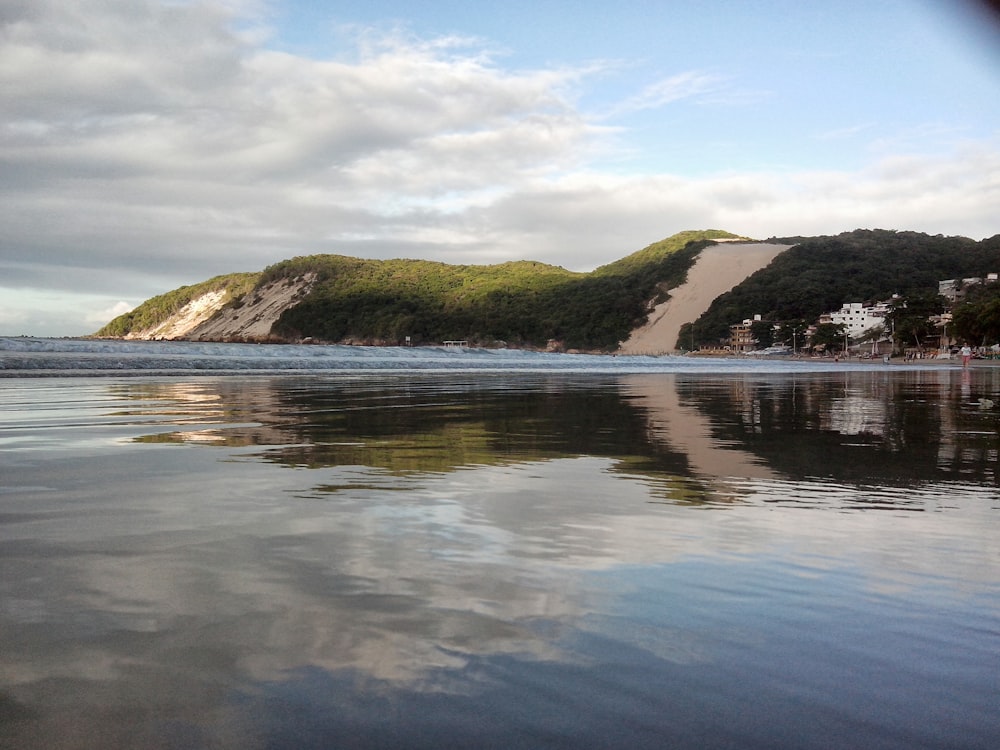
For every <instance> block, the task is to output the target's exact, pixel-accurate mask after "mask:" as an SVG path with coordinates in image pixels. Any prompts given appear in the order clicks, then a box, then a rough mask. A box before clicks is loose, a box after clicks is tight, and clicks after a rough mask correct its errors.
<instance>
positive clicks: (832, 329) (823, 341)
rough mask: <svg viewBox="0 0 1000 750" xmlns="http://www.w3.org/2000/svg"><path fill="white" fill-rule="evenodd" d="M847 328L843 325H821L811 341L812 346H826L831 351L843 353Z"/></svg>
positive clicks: (817, 327)
mask: <svg viewBox="0 0 1000 750" xmlns="http://www.w3.org/2000/svg"><path fill="white" fill-rule="evenodd" d="M846 332H847V328H846V327H845V326H844V324H843V323H820V324H819V325H818V326H816V330H815V331H814V332H813V335H812V337H811V338H810V339H809V343H810V345H811V346H814V347H816V346H824V347H826V348H827V349H828V350H831V351H843V350H844V348H845V336H846Z"/></svg>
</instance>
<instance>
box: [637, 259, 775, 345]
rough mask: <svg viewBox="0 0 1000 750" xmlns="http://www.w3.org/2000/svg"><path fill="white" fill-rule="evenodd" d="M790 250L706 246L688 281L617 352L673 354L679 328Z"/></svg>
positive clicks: (672, 291) (690, 271)
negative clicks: (721, 295)
mask: <svg viewBox="0 0 1000 750" xmlns="http://www.w3.org/2000/svg"><path fill="white" fill-rule="evenodd" d="M789 247H791V245H773V244H768V243H743V242H725V243H720V244H718V245H711V246H709V247H706V248H705V249H704V250H702V251H701V253H700V254H699V255H698V258H697V260H695V263H694V265H693V266H692V267H691V269H690V270H689V271H688V275H687V281H686V282H685V283H684V284H682V285H681V286H679V287H677V288H676V289H671V290H670V299H668V300H667V301H666V302H662V303H660V304H659V305H657V306H656V307H655V308H654V309H653V311H652V312H651V313H650V314H649V318H648V319H647V321H646V325H644V326H642V327H641V328H637V329H635V330H634V331H632V335H631V336H629V338H628V341H626V342H625V343H623V344H622V345H621V348H620V350H619V351H621V352H622V353H623V354H664V353H669V352H673V351H675V349H676V345H677V335H678V334H679V333H680V330H681V326H682V325H684V324H685V323H690V322H692V321H694V320H697V319H698V318H699V317H700V316H701V314H702V313H704V312H705V311H706V310H707V309H708V307H709V305H711V304H712V301H713V300H714V299H715V298H716V297H718V296H719V295H720V294H724V293H726V292H728V291H729V290H730V289H732V288H733V287H735V286H737V285H738V284H739V283H740V282H742V281H743V280H744V279H745V278H747V277H748V276H750V275H751V274H752V273H754V272H755V271H758V270H760V269H761V268H764V267H765V266H767V265H768V264H769V263H770V262H771V261H772V260H774V259H775V258H776V257H777V256H778V255H780V254H781V253H782V252H784V251H785V250H787V249H788V248H789Z"/></svg>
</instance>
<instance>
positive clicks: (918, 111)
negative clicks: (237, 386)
mask: <svg viewBox="0 0 1000 750" xmlns="http://www.w3.org/2000/svg"><path fill="white" fill-rule="evenodd" d="M0 97H2V99H3V101H4V107H2V108H0V192H2V196H3V201H0V221H2V223H3V224H2V225H3V226H4V227H5V232H4V236H3V237H2V238H0V334H20V333H27V334H34V335H76V334H83V333H89V332H92V331H93V330H95V329H96V328H97V327H99V326H100V325H101V324H102V323H104V322H106V320H108V319H110V317H112V316H113V315H114V314H117V313H119V312H122V311H124V310H127V309H129V308H130V307H132V306H134V305H136V304H138V303H139V302H141V301H143V300H144V299H146V298H148V297H150V296H152V295H154V294H158V293H162V292H165V291H168V290H170V289H173V288H175V287H177V286H179V285H181V284H187V283H194V282H197V281H201V280H203V279H205V278H208V277H209V276H212V275H215V274H218V273H225V272H229V271H235V270H257V269H260V268H263V267H265V266H267V265H268V264H270V263H273V262H276V261H278V260H281V259H283V258H286V257H290V256H293V255H301V254H309V253H318V252H336V253H343V254H347V255H358V256H363V257H383V258H387V257H424V258H432V259H437V260H442V261H447V262H463V263H493V262H500V261H504V260H510V259H517V258H531V259H534V260H541V261H544V262H548V263H554V264H558V265H562V266H565V267H567V268H572V269H574V270H586V269H590V268H593V267H595V266H597V265H600V264H602V263H606V262H609V261H612V260H615V259H617V258H619V257H622V256H624V255H626V254H628V253H630V252H633V251H634V250H637V249H639V248H641V247H643V246H645V245H647V244H649V243H651V242H654V241H657V240H659V239H661V238H663V237H665V236H668V235H670V234H673V233H674V232H677V231H681V230H685V229H698V228H708V227H712V228H722V229H727V230H730V231H733V232H737V233H740V234H746V235H748V236H752V237H758V238H766V237H770V236H787V235H797V234H832V233H837V232H841V231H849V230H851V229H855V228H859V227H865V228H874V227H881V228H889V229H907V230H910V229H912V230H917V231H925V232H929V233H933V234H937V233H943V234H961V235H965V236H970V237H973V238H975V239H980V238H982V237H985V236H992V235H993V234H996V233H998V232H1000V221H998V218H997V217H998V215H1000V212H998V211H997V207H998V206H1000V125H998V123H1000V117H998V116H1000V31H998V26H997V24H996V22H995V19H993V18H992V17H991V16H990V15H989V14H988V13H987V12H986V11H985V9H984V6H980V5H977V4H975V3H972V2H968V3H965V2H962V0H908V1H906V2H902V1H896V0H888V1H884V2H879V3H871V2H854V1H853V0H843V1H841V2H824V3H802V2H784V1H775V2H763V1H754V0H746V1H744V2H737V1H735V0H705V1H704V2H697V3H695V2H684V3H681V2H628V1H624V2H621V1H620V2H616V3H601V2H586V1H579V0H578V1H576V2H568V1H563V0H536V1H534V2H518V1H516V0H515V1H512V0H507V2H503V3H484V2H472V1H470V0H466V1H465V2H457V1H455V2H450V1H445V2H422V3H414V2H385V1H379V0H374V1H368V2H365V3H356V2H355V3H346V2H318V1H314V2H308V1H307V0H296V1H283V0H272V1H270V2H268V1H266V0H199V1H191V2H185V1H182V0H170V1H169V2H168V1H167V0H73V1H72V2H70V0H0Z"/></svg>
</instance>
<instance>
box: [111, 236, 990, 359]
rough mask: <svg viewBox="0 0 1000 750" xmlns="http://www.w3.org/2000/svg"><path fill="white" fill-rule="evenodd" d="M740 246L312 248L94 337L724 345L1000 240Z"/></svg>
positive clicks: (927, 274) (940, 272)
mask: <svg viewBox="0 0 1000 750" xmlns="http://www.w3.org/2000/svg"><path fill="white" fill-rule="evenodd" d="M740 239H743V238H738V237H736V236H735V235H733V234H731V233H729V232H724V231H720V230H706V231H694V232H681V233H679V234H676V235H673V236H672V237H668V238H667V239H665V240H662V241H661V242H657V243H654V244H652V245H649V246H648V247H646V248H643V249H642V250H639V251H637V252H634V253H632V254H631V255H627V256H625V257H624V258H622V259H620V260H618V261H615V262H614V263H609V264H607V265H605V266H601V267H600V268H598V269H595V270H594V271H592V272H590V273H575V272H571V271H568V270H566V269H564V268H561V267H558V266H551V265H546V264H544V263H538V262H534V261H517V262H511V263H502V264H498V265H488V266H477V265H451V264H446V263H437V262H433V261H424V260H371V259H362V258H351V257H346V256H341V255H312V256H302V257H297V258H291V259H289V260H285V261H282V262H280V263H276V264H274V265H273V266H270V267H268V268H267V269H265V270H263V271H260V272H255V273H243V274H230V275H227V276H219V277H216V278H214V279H209V280H208V281H205V282H202V283H200V284H196V285H193V286H188V287H181V288H179V289H176V290H174V291H172V292H169V293H167V294H164V295H160V296H158V297H154V298H152V299H150V300H148V301H146V302H144V303H143V304H142V305H140V306H139V307H138V308H136V309H135V310H133V311H132V312H129V313H126V314H125V315H122V316H120V317H119V318H116V319H115V320H113V321H111V323H109V324H108V325H107V326H105V327H104V328H102V329H101V330H100V331H98V332H97V334H96V335H97V336H105V337H128V338H188V339H196V340H212V341H227V340H236V341H244V340H252V341H275V342H280V341H299V340H303V339H312V340H315V341H325V342H343V343H369V344H401V343H404V342H405V341H406V340H407V339H408V340H409V341H410V342H411V343H413V344H437V343H440V342H442V341H446V340H449V339H459V340H467V341H469V342H470V343H472V344H474V345H481V346H491V345H501V344H506V345H510V346H524V347H538V348H541V347H546V346H549V347H556V348H571V349H583V350H590V351H617V350H618V349H619V347H620V346H622V349H621V350H622V351H637V352H638V351H647V352H659V351H670V350H672V349H675V348H679V347H678V338H679V339H680V341H683V344H684V347H683V348H695V347H696V346H698V345H703V344H704V345H709V346H715V345H718V343H719V342H720V340H722V339H724V338H725V337H726V336H727V334H728V331H729V326H730V325H731V324H732V323H734V322H737V321H740V320H743V319H744V318H749V317H752V316H753V315H755V314H760V315H762V317H763V318H764V319H765V320H769V321H773V322H783V323H785V322H797V321H805V322H813V321H815V320H816V318H817V317H818V316H819V315H820V314H822V313H824V312H828V311H831V310H836V309H839V308H840V306H841V305H842V304H843V303H844V302H849V301H850V302H873V301H876V300H884V299H888V298H889V297H891V296H892V295H893V294H900V295H902V296H904V297H908V296H910V295H923V297H925V298H926V297H928V296H930V297H933V296H934V295H936V293H937V283H938V281H940V280H942V279H948V278H965V277H969V276H985V275H986V274H987V273H991V272H997V271H1000V235H997V236H996V237H993V238H990V239H987V240H983V241H981V242H976V241H973V240H971V239H968V238H965V237H945V236H942V235H936V236H931V235H926V234H921V233H918V232H897V231H890V230H881V229H875V230H856V231H854V232H845V233H843V234H839V235H836V236H822V237H794V238H783V239H782V238H771V239H770V240H768V241H767V242H765V243H749V242H743V243H740V242H735V243H733V244H732V245H728V244H720V243H721V242H727V241H728V242H732V241H733V240H740ZM706 248H713V249H712V251H711V252H709V253H704V251H705V249H706ZM786 248H787V249H786ZM709 259H714V260H712V261H711V262H709ZM689 272H691V279H692V283H691V284H690V285H687V286H685V282H686V281H687V280H688V277H689ZM914 299H916V298H915V297H914ZM695 318H697V319H696V320H695ZM623 342H624V345H623Z"/></svg>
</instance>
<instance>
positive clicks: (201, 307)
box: [125, 274, 316, 341]
mask: <svg viewBox="0 0 1000 750" xmlns="http://www.w3.org/2000/svg"><path fill="white" fill-rule="evenodd" d="M315 281H316V274H306V275H305V276H303V277H301V278H299V279H295V280H292V279H280V280H278V281H275V282H272V283H270V284H265V285H264V286H262V287H261V288H259V289H257V290H255V291H253V292H250V293H249V294H248V295H246V297H245V298H244V299H243V304H241V305H239V306H238V307H230V308H226V309H222V306H223V304H224V302H225V296H226V295H225V292H224V291H222V290H218V291H214V292H208V293H206V294H203V295H201V296H200V297H196V298H195V299H193V300H191V301H190V302H188V303H187V304H186V305H184V307H182V308H181V309H180V310H178V311H177V312H176V313H175V314H174V315H171V316H170V317H169V318H168V319H167V320H165V321H164V322H163V323H161V324H160V325H158V326H156V327H154V328H148V329H146V330H142V331H132V332H131V333H129V334H128V335H126V336H125V338H127V339H184V338H189V339H193V340H196V341H226V340H229V339H243V338H246V339H251V340H256V341H266V340H267V339H268V337H269V336H270V334H271V326H273V325H274V323H275V321H277V320H278V316H279V315H281V313H282V312H284V311H285V309H286V308H289V307H291V306H292V304H293V303H294V302H295V301H296V300H298V299H299V298H301V297H303V296H304V295H305V294H306V293H307V292H308V291H309V290H310V289H311V288H312V285H313V284H314V283H315Z"/></svg>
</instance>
